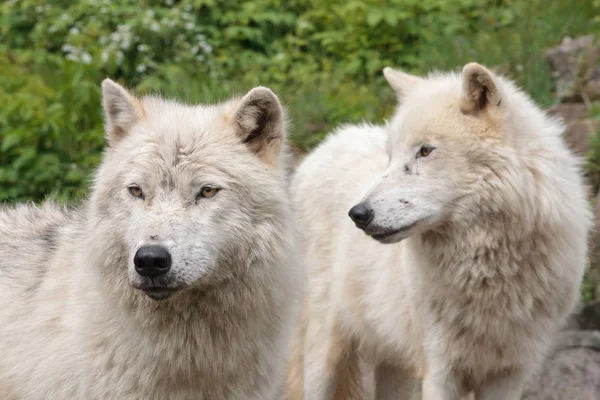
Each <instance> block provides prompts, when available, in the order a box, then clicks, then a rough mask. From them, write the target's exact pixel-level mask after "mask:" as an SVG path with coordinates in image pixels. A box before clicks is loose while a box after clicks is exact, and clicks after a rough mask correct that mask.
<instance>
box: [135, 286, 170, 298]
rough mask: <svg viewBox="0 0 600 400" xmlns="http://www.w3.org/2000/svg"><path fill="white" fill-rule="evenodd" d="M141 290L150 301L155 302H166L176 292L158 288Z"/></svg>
mask: <svg viewBox="0 0 600 400" xmlns="http://www.w3.org/2000/svg"><path fill="white" fill-rule="evenodd" d="M142 290H143V292H144V293H146V294H147V295H148V297H150V298H151V299H152V300H157V301H159V300H166V299H168V298H169V297H171V296H173V295H174V294H175V292H176V291H177V290H176V289H169V288H159V287H153V288H147V289H142Z"/></svg>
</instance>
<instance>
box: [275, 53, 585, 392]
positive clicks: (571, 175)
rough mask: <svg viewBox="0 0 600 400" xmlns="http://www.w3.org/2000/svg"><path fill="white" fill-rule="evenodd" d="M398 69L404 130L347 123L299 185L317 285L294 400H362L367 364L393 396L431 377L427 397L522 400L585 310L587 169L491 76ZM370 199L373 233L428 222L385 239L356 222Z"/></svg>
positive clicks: (301, 173) (524, 102)
mask: <svg viewBox="0 0 600 400" xmlns="http://www.w3.org/2000/svg"><path fill="white" fill-rule="evenodd" d="M396 72H397V71H393V70H391V69H386V73H385V75H386V79H388V81H390V84H391V85H392V87H394V88H395V89H396V90H397V91H398V98H399V99H400V105H399V107H398V109H397V111H396V114H395V115H394V117H393V119H392V120H391V121H390V122H389V123H388V124H387V125H386V126H382V127H380V126H371V125H356V126H343V127H341V128H340V129H338V130H337V131H336V132H334V133H333V134H331V135H330V136H329V137H328V138H326V140H324V142H322V143H321V144H320V145H319V146H318V147H317V148H316V149H315V150H314V151H313V152H312V153H311V154H309V155H308V156H307V157H306V158H305V159H304V161H303V162H302V164H301V165H300V166H299V167H298V169H297V171H296V173H295V176H294V180H293V189H292V190H293V198H294V200H295V201H296V202H297V204H298V206H297V207H298V209H299V213H300V217H301V227H302V229H303V233H304V252H305V257H306V260H305V262H306V264H307V268H308V276H309V278H308V279H309V281H308V283H307V290H308V296H307V298H306V305H305V308H304V313H303V314H304V315H303V322H302V324H301V327H300V329H299V333H298V335H297V337H296V340H295V343H294V347H295V356H294V361H293V362H292V364H291V366H290V372H289V376H288V388H287V391H288V398H290V399H302V398H304V399H306V400H330V399H333V398H337V399H342V398H345V399H349V398H362V393H361V388H360V385H359V383H360V381H359V379H360V375H361V371H359V369H358V359H359V356H360V357H365V358H366V359H367V360H368V361H370V362H371V363H373V364H374V365H375V366H376V371H375V375H376V381H377V390H376V392H377V398H378V399H380V400H381V399H396V400H398V399H408V398H411V393H412V392H413V389H414V387H415V383H419V382H422V384H423V387H422V388H423V399H425V400H445V399H448V400H450V399H460V398H464V397H466V396H468V395H469V393H470V394H471V395H473V394H474V395H475V398H476V399H477V400H491V399H495V400H501V399H502V400H507V399H508V400H516V399H519V398H520V394H521V390H522V386H523V382H524V380H526V379H527V376H528V375H529V374H531V373H532V371H533V370H534V368H535V367H536V365H537V364H538V363H539V362H540V359H541V358H542V357H543V355H544V353H545V351H546V349H547V348H548V346H549V344H550V342H551V341H552V338H553V335H554V334H555V332H556V331H557V329H558V328H559V326H560V325H561V323H562V322H563V319H564V318H565V316H566V315H567V314H568V313H569V312H570V311H571V310H572V309H573V307H574V306H575V304H576V302H577V300H578V296H579V288H580V283H581V280H582V276H583V271H584V266H585V259H586V244H587V236H588V231H589V229H590V228H591V217H590V211H589V206H588V203H587V201H586V195H585V193H586V191H585V187H584V184H583V181H582V176H581V173H580V166H579V160H578V159H576V158H575V156H574V155H573V154H571V152H570V151H569V150H568V148H567V146H566V144H565V143H564V142H563V140H562V138H561V132H562V130H563V127H562V125H561V124H560V123H559V122H558V121H555V120H551V119H549V118H548V117H547V116H546V115H545V114H544V113H543V111H542V110H541V109H539V108H538V107H537V106H536V105H535V104H534V103H533V102H532V101H531V100H530V99H529V98H528V97H527V96H526V95H525V94H524V93H522V92H521V91H519V90H518V89H517V88H516V87H515V86H514V85H513V84H512V83H511V82H510V81H508V80H506V79H504V78H502V77H500V76H495V75H494V74H492V73H491V72H489V71H488V70H487V69H485V68H484V67H482V66H480V65H477V64H468V65H467V66H465V68H464V69H463V73H462V74H431V75H430V76H428V77H426V78H417V77H414V76H410V75H407V74H403V73H396ZM423 144H429V145H433V146H434V147H435V149H434V150H433V151H432V152H431V153H430V154H429V155H428V156H427V157H417V156H416V154H417V153H418V152H419V149H420V146H422V145H423ZM359 202H362V203H364V204H369V205H370V206H371V207H372V209H373V210H374V218H373V222H371V225H374V226H375V227H374V228H368V229H366V231H367V233H369V234H370V235H371V234H375V233H377V231H390V230H393V229H397V228H401V227H404V226H409V225H411V224H412V223H416V225H414V226H413V227H412V228H409V229H408V231H405V232H400V233H398V234H393V235H392V236H390V237H386V238H385V239H381V242H378V241H376V240H373V239H372V238H370V237H369V236H367V235H365V233H364V232H363V231H361V230H360V229H357V228H356V227H355V225H354V223H353V222H352V220H351V219H350V218H349V217H348V212H349V210H350V208H351V207H353V206H354V205H356V204H357V203H359ZM420 221H421V222H420ZM371 225H370V226H371ZM369 229H371V231H369ZM383 243H385V244H383Z"/></svg>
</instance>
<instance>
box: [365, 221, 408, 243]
mask: <svg viewBox="0 0 600 400" xmlns="http://www.w3.org/2000/svg"><path fill="white" fill-rule="evenodd" d="M418 222H419V221H416V222H413V223H412V224H410V225H406V226H404V227H402V228H400V229H395V230H390V231H379V232H377V233H367V235H369V236H371V237H372V238H373V239H375V240H377V241H378V242H380V241H382V240H385V239H387V238H389V237H392V236H394V235H395V234H397V233H400V232H405V231H407V230H409V229H411V228H412V227H413V226H415V225H416V224H417V223H418Z"/></svg>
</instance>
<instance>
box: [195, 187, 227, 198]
mask: <svg viewBox="0 0 600 400" xmlns="http://www.w3.org/2000/svg"><path fill="white" fill-rule="evenodd" d="M219 190H221V189H219V188H218V187H215V186H204V187H203V188H202V190H201V191H200V193H199V194H198V196H197V197H196V200H199V199H201V198H205V199H210V198H211V197H214V196H215V194H217V192H218V191H219Z"/></svg>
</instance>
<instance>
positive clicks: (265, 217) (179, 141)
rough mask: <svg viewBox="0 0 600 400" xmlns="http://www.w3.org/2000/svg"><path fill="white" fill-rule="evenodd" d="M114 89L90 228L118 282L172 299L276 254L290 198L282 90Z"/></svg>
mask: <svg viewBox="0 0 600 400" xmlns="http://www.w3.org/2000/svg"><path fill="white" fill-rule="evenodd" d="M102 94H103V106H104V111H105V116H106V137H107V142H108V146H107V149H106V151H105V154H104V159H103V162H102V163H101V165H100V168H99V170H98V171H97V174H96V176H95V182H94V187H93V190H92V196H91V199H90V207H91V210H90V212H91V214H92V215H93V218H91V223H90V226H89V230H91V231H92V232H93V238H94V240H95V241H96V242H95V243H90V246H92V247H93V248H94V249H95V258H96V263H97V264H100V265H102V269H103V272H104V276H105V277H106V279H108V280H112V282H111V284H112V286H118V285H123V284H125V283H126V284H128V286H129V287H133V288H135V290H134V291H133V292H134V293H144V294H147V295H148V296H150V297H151V298H153V299H156V300H161V299H166V298H169V297H171V296H172V295H173V294H175V293H177V292H179V291H182V290H184V289H186V288H199V287H202V286H206V285H216V284H219V283H220V282H225V281H227V280H229V279H232V278H234V277H236V276H237V275H239V274H243V273H244V270H245V269H246V268H249V267H250V265H251V264H252V263H253V262H254V261H255V258H256V257H266V254H268V252H266V251H265V250H264V248H265V247H266V248H268V247H269V246H271V245H272V242H273V241H275V240H277V230H278V229H279V230H280V232H281V229H282V228H281V226H282V224H285V221H283V218H282V215H284V209H285V207H287V204H286V198H287V196H286V193H285V187H284V184H283V172H282V171H283V165H281V164H282V163H283V161H282V160H283V150H284V143H285V129H284V125H285V123H284V122H285V121H284V120H285V116H284V111H283V109H282V107H281V105H280V102H279V100H278V98H277V97H276V96H275V94H273V92H271V91H270V90H269V89H267V88H264V87H257V88H254V89H253V90H251V91H250V92H248V93H247V94H246V95H245V96H244V97H243V98H236V99H233V100H230V101H227V102H225V103H222V104H217V105H211V106H190V105H184V104H180V103H177V102H173V101H169V100H165V99H161V98H158V97H144V98H141V99H139V98H136V97H135V96H133V95H132V94H131V93H129V92H128V91H127V90H126V89H125V88H123V87H122V86H120V85H118V84H117V83H115V82H113V81H111V80H109V79H106V80H105V81H104V82H103V83H102ZM283 229H284V228H283Z"/></svg>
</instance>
